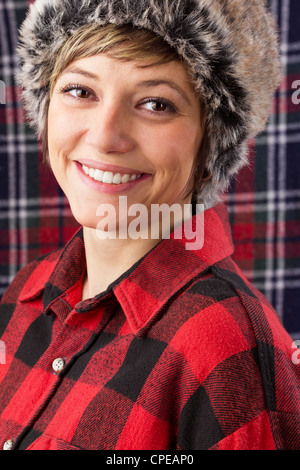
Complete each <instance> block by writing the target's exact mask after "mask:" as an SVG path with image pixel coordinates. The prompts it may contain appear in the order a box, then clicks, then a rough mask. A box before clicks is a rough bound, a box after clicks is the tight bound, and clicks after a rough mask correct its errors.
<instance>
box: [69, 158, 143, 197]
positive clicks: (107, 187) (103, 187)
mask: <svg viewBox="0 0 300 470" xmlns="http://www.w3.org/2000/svg"><path fill="white" fill-rule="evenodd" d="M75 164H76V166H77V169H78V171H79V175H80V177H81V179H82V181H83V182H84V183H85V184H87V185H88V186H90V187H91V188H93V189H96V190H97V191H99V192H102V193H109V194H112V193H120V192H122V191H127V190H128V189H132V188H134V187H135V186H137V185H138V184H140V183H142V182H143V181H145V180H146V179H148V178H150V177H151V175H149V174H147V173H145V174H144V175H143V176H141V177H140V178H138V179H137V180H134V181H129V182H128V183H120V184H108V183H102V182H101V181H96V180H94V179H93V178H91V177H90V176H88V175H87V174H86V173H85V172H84V171H83V168H82V165H81V164H80V163H79V162H75Z"/></svg>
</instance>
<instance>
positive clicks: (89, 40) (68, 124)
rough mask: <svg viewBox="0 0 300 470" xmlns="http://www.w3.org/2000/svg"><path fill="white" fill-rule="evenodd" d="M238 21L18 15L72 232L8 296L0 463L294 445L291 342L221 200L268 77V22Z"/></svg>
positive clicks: (0, 317)
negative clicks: (242, 258)
mask: <svg viewBox="0 0 300 470" xmlns="http://www.w3.org/2000/svg"><path fill="white" fill-rule="evenodd" d="M248 5H249V2H246V1H241V0H231V1H225V0H224V1H222V2H220V1H217V0H215V1H212V0H210V1H208V0H197V1H195V0H193V1H192V0H191V1H189V0H179V1H176V2H171V1H168V0H165V1H163V2H162V1H159V0H144V1H141V0H139V1H129V0H127V1H125V0H122V1H121V0H120V1H118V2H115V1H113V0H106V1H104V0H103V1H101V0H86V1H84V2H80V1H78V0H59V1H58V0H57V1H53V0H52V1H50V0H37V1H36V2H35V4H34V5H32V6H31V9H30V12H29V14H28V17H27V19H26V20H25V22H24V24H23V26H22V29H21V40H20V46H19V54H20V58H21V61H20V62H21V63H20V72H19V75H18V80H19V84H20V85H21V86H22V88H23V98H24V103H25V107H26V109H27V112H28V114H29V118H30V120H31V123H32V125H33V126H34V127H35V129H36V130H37V134H38V136H39V137H41V136H42V137H43V143H44V155H45V162H46V164H48V165H50V167H51V169H52V170H53V172H54V175H55V176H56V178H57V181H58V183H59V184H60V186H61V188H62V189H63V191H64V192H65V194H66V196H67V197H68V200H69V202H70V206H71V209H72V212H73V214H74V217H75V218H76V219H77V220H78V222H79V223H80V224H81V225H82V228H81V229H80V230H79V231H78V232H77V233H76V234H75V236H74V237H73V239H72V240H71V241H70V242H69V243H68V245H67V246H66V247H65V248H64V250H60V251H58V252H54V253H51V254H49V255H47V256H45V257H43V258H42V259H39V260H37V261H35V262H33V263H31V264H30V265H28V266H27V267H25V268H24V269H23V270H21V271H20V273H19V274H18V275H17V276H16V278H15V279H14V281H13V282H12V284H11V286H10V287H9V288H8V290H7V292H6V294H5V295H4V297H3V300H2V305H1V312H0V325H1V334H2V335H1V340H2V341H3V342H4V343H5V345H6V364H5V365H3V366H1V368H0V374H1V375H0V438H1V443H0V444H1V446H2V447H3V448H4V449H42V450H46V449H99V450H100V449H101V450H103V449H126V450H128V449H133V450H140V449H156V450H158V449H173V450H176V449H177V450H187V449H188V450H191V449H300V437H299V429H300V427H299V425H300V420H299V410H300V406H299V405H300V398H299V397H300V394H299V388H300V379H299V376H300V372H299V370H300V369H299V366H298V365H297V364H296V362H297V361H293V360H292V357H293V354H294V353H295V349H294V347H293V341H292V339H291V338H290V337H289V335H288V334H287V333H286V332H285V330H284V329H283V327H282V326H281V324H280V322H279V320H278V318H277V315H276V313H275V312H274V311H273V309H272V307H271V306H270V304H269V303H268V301H267V300H266V299H265V298H264V297H263V296H262V294H261V293H259V292H258V291H257V290H255V289H254V287H253V286H251V285H250V284H249V283H248V281H247V280H246V279H245V278H244V276H243V274H242V273H241V272H240V271H239V269H238V268H237V266H236V265H235V264H234V262H233V261H232V259H231V254H232V251H233V248H232V242H231V238H230V230H229V225H228V221H227V215H226V210H225V208H224V206H223V205H222V204H221V203H220V202H219V196H220V194H221V193H222V191H224V190H225V188H226V187H227V185H228V182H229V179H230V177H231V176H232V175H234V174H235V173H236V172H237V171H238V169H239V168H240V167H241V166H242V165H243V164H245V163H246V141H247V139H248V138H251V137H254V136H255V135H256V134H257V133H258V132H260V131H261V130H262V129H263V128H264V126H265V123H266V120H267V117H268V112H269V108H270V103H271V98H272V94H273V92H274V90H275V89H276V87H277V86H278V84H279V80H280V67H279V57H278V46H277V39H276V28H275V26H274V22H273V19H272V17H271V16H270V14H269V13H268V12H267V10H266V9H265V7H264V5H263V2H261V1H260V0H259V1H258V0H257V1H253V2H251V5H250V6H248ZM121 203H122V204H123V205H122V204H121ZM124 203H126V205H124ZM197 203H198V205H197ZM163 204H165V207H167V208H171V207H175V206H176V208H177V209H178V210H177V212H176V213H175V211H174V213H173V212H172V211H170V212H169V213H168V217H167V222H169V229H170V233H168V230H167V231H166V230H165V228H164V222H165V221H166V220H165V219H166V217H165V218H164V217H163V218H162V220H161V219H158V218H155V217H153V216H152V209H153V208H157V206H158V205H163ZM191 205H192V207H193V212H192V214H190V218H189V217H186V213H185V212H184V208H185V207H191ZM202 205H203V206H204V209H205V210H204V212H203V211H201V209H202ZM136 208H137V209H138V210H139V211H140V212H141V214H140V215H141V217H139V218H138V223H137V219H136V218H135V216H137V213H136V212H135V211H134V210H135V209H136ZM132 209H134V210H132ZM203 219H204V227H202V225H201V221H202V220H203ZM198 222H199V225H198ZM138 225H139V228H138V227H137V226H138ZM186 226H188V227H189V230H190V229H192V233H193V234H194V235H195V236H196V242H198V241H199V240H197V238H198V237H200V243H195V244H194V245H193V244H191V243H189V242H190V240H191V237H190V236H189V235H190V232H189V231H187V232H186V231H185V228H186ZM133 228H134V230H133ZM153 228H155V230H153ZM124 229H125V230H124ZM196 229H197V230H198V231H196ZM200 232H201V233H200ZM137 235H139V236H137ZM154 235H155V236H154Z"/></svg>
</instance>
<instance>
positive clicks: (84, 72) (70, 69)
mask: <svg viewBox="0 0 300 470" xmlns="http://www.w3.org/2000/svg"><path fill="white" fill-rule="evenodd" d="M66 73H74V74H80V75H83V76H84V77H88V78H91V79H92V80H98V81H99V80H100V77H99V76H98V75H96V74H94V73H92V72H88V71H87V70H83V69H81V68H78V67H67V68H66V69H65V70H64V71H63V72H62V74H61V75H64V74H66ZM159 85H167V86H169V87H170V88H172V89H173V90H175V91H177V92H178V93H179V94H180V95H181V96H182V98H183V99H184V100H185V101H186V102H187V103H188V104H189V105H190V106H191V105H192V103H191V100H190V99H189V97H188V95H187V94H186V93H185V91H184V90H183V89H182V88H181V87H180V86H178V85H177V84H176V83H174V82H172V81H170V80H144V81H142V82H139V83H138V84H137V86H140V87H143V86H144V87H147V88H150V87H154V86H159Z"/></svg>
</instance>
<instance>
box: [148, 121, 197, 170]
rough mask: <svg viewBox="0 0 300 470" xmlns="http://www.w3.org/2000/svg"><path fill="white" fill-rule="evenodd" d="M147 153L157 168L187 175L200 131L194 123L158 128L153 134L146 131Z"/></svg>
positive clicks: (191, 164) (195, 151) (194, 155)
mask: <svg viewBox="0 0 300 470" xmlns="http://www.w3.org/2000/svg"><path fill="white" fill-rule="evenodd" d="M144 142H145V143H146V142H147V146H148V149H149V154H151V156H152V160H153V162H154V163H155V166H156V167H157V168H160V167H161V168H162V169H164V170H165V171H168V169H169V171H170V172H174V173H175V174H176V173H179V172H181V173H182V176H183V177H184V176H186V175H187V174H188V175H189V173H190V171H191V169H192V166H193V162H194V160H195V158H196V156H197V154H198V150H199V148H200V144H201V133H200V131H199V128H197V127H196V126H195V125H194V123H192V124H191V123H188V124H187V125H182V124H181V125H174V126H172V127H171V126H170V128H169V129H164V128H162V129H160V130H159V131H158V132H157V133H156V134H155V135H151V133H149V132H148V133H147V134H146V137H145V139H144Z"/></svg>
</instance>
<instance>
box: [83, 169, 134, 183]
mask: <svg viewBox="0 0 300 470" xmlns="http://www.w3.org/2000/svg"><path fill="white" fill-rule="evenodd" d="M82 169H83V171H84V172H85V174H86V175H88V176H90V177H91V178H93V179H94V180H96V181H101V182H102V183H107V184H122V183H128V181H134V180H137V179H139V178H140V177H141V176H142V175H141V174H133V175H130V174H129V173H126V174H125V175H121V173H112V172H111V171H102V170H98V169H94V168H89V167H87V166H85V165H82Z"/></svg>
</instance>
